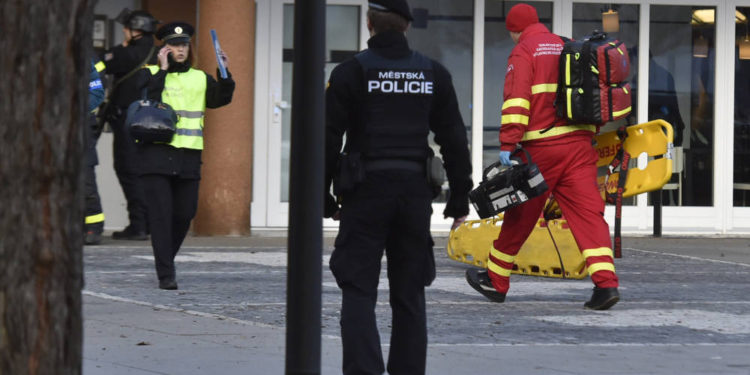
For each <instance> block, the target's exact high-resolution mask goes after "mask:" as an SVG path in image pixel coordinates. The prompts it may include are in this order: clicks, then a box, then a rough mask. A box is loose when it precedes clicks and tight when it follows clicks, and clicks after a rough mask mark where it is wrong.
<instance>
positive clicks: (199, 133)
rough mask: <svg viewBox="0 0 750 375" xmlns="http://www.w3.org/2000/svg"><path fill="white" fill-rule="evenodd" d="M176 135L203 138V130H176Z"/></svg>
mask: <svg viewBox="0 0 750 375" xmlns="http://www.w3.org/2000/svg"><path fill="white" fill-rule="evenodd" d="M176 133H177V135H189V136H196V137H202V136H203V130H201V129H182V128H177V131H176Z"/></svg>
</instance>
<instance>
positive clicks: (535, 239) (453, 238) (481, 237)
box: [447, 216, 588, 279]
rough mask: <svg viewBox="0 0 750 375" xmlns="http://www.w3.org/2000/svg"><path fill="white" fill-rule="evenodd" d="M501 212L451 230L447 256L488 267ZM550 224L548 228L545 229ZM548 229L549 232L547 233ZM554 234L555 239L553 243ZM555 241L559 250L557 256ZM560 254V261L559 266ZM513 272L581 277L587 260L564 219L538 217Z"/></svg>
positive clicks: (498, 230)
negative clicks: (495, 215)
mask: <svg viewBox="0 0 750 375" xmlns="http://www.w3.org/2000/svg"><path fill="white" fill-rule="evenodd" d="M502 220H503V219H502V216H497V217H494V218H488V219H482V220H469V221H466V222H464V223H463V224H462V225H461V226H459V227H458V228H456V229H455V230H453V231H451V234H450V237H449V239H448V246H447V251H448V257H450V258H451V259H453V260H456V261H459V262H462V263H467V264H472V265H475V266H478V267H483V268H486V267H487V259H488V258H489V253H490V249H491V247H492V244H493V242H494V241H495V240H496V239H497V236H498V234H499V233H500V225H501V224H502ZM547 225H549V231H548V230H547V227H546V226H547ZM550 233H551V234H552V235H551V236H550ZM553 238H554V243H553ZM555 244H557V248H558V249H559V251H560V256H559V257H558V254H557V251H555ZM560 258H562V265H563V266H564V269H565V272H564V273H563V271H562V270H563V267H561V266H560ZM512 273H515V274H522V275H532V276H545V277H556V278H563V277H565V278H571V279H583V278H584V277H586V276H588V275H587V273H586V262H585V261H584V259H583V256H582V255H581V252H580V250H579V249H578V245H577V244H576V242H575V239H574V238H573V235H572V234H571V233H570V229H569V228H568V226H567V222H566V221H565V220H558V219H556V220H550V221H545V220H541V219H540V220H539V221H538V222H537V224H536V226H535V227H534V230H532V232H531V234H530V235H529V238H527V239H526V242H525V243H524V244H523V246H521V250H519V252H518V255H516V259H515V263H514V266H513V271H512Z"/></svg>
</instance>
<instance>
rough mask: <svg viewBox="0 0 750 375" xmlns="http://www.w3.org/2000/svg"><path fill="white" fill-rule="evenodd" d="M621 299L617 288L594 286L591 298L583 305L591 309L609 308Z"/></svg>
mask: <svg viewBox="0 0 750 375" xmlns="http://www.w3.org/2000/svg"><path fill="white" fill-rule="evenodd" d="M619 300H620V293H619V292H618V291H617V288H596V287H595V288H594V293H593V294H592V295H591V299H590V300H589V301H588V302H586V303H584V304H583V307H585V308H587V309H591V310H607V309H609V308H610V307H612V306H614V305H615V304H616V303H617V302H618V301H619Z"/></svg>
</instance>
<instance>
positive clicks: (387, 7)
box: [369, 0, 414, 22]
mask: <svg viewBox="0 0 750 375" xmlns="http://www.w3.org/2000/svg"><path fill="white" fill-rule="evenodd" d="M369 5H370V9H374V10H379V11H381V12H393V13H396V14H398V15H399V16H402V17H404V18H406V20H407V21H409V22H411V21H414V17H412V16H411V10H410V9H409V4H407V3H406V0H370V1H369Z"/></svg>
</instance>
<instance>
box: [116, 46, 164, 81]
mask: <svg viewBox="0 0 750 375" xmlns="http://www.w3.org/2000/svg"><path fill="white" fill-rule="evenodd" d="M155 49H156V46H151V49H150V50H149V51H148V55H146V58H145V59H143V61H141V63H140V64H138V65H136V66H135V68H133V70H131V71H129V72H128V74H126V75H124V76H122V77H120V79H118V80H117V81H115V83H114V84H113V85H112V91H115V87H117V85H119V84H120V83H122V82H123V81H125V80H126V79H128V78H130V77H132V76H133V74H135V72H137V71H139V70H140V69H141V68H142V67H143V66H144V65H146V64H147V63H148V60H151V56H153V55H154V50H155Z"/></svg>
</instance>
